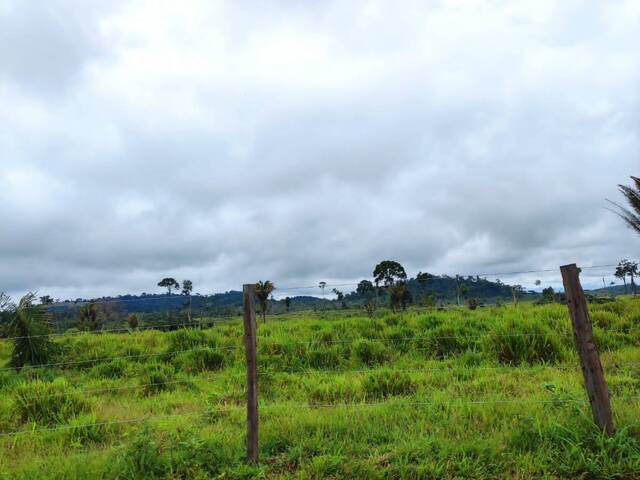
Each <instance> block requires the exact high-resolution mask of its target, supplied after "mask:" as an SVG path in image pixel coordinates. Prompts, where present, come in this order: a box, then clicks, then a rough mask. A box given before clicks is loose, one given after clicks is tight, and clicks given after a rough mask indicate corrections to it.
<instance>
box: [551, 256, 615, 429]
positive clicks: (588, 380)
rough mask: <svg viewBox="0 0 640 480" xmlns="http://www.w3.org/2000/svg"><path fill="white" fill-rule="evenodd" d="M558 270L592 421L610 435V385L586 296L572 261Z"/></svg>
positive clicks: (611, 418) (611, 423) (611, 421)
mask: <svg viewBox="0 0 640 480" xmlns="http://www.w3.org/2000/svg"><path fill="white" fill-rule="evenodd" d="M560 273H561V274H562V283H563V284H564V291H565V294H566V296H567V307H568V309H569V315H570V316H571V324H572V326H573V335H574V338H575V341H576V349H577V350H578V356H579V358H580V367H581V368H582V375H583V377H584V386H585V389H586V390H587V395H588V397H589V403H590V404H591V412H592V413H593V420H594V422H595V423H596V425H598V428H600V430H602V431H603V432H605V433H606V434H607V435H612V434H613V431H614V428H613V416H612V414H611V404H610V403H609V388H608V387H607V382H606V380H605V378H604V373H603V371H602V364H601V363H600V355H599V354H598V348H597V347H596V344H595V343H594V341H593V331H592V329H591V320H590V319H589V309H588V307H587V299H586V298H585V296H584V292H583V291H582V286H581V285H580V278H579V276H578V267H577V266H576V265H575V263H573V264H571V265H564V266H562V267H560Z"/></svg>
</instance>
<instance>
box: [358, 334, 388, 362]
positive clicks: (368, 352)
mask: <svg viewBox="0 0 640 480" xmlns="http://www.w3.org/2000/svg"><path fill="white" fill-rule="evenodd" d="M353 354H354V355H355V357H356V358H357V359H358V361H359V362H360V363H362V364H364V365H368V366H373V365H379V364H382V363H385V362H386V361H388V360H390V359H391V351H390V350H389V349H388V348H387V347H385V346H384V345H383V344H382V343H380V342H378V341H375V340H365V339H360V340H356V341H355V342H354V344H353Z"/></svg>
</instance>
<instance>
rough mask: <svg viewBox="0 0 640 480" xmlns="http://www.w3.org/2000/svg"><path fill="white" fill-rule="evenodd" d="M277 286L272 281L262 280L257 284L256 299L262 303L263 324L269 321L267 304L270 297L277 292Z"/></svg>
mask: <svg viewBox="0 0 640 480" xmlns="http://www.w3.org/2000/svg"><path fill="white" fill-rule="evenodd" d="M275 288H276V287H275V286H274V285H273V283H272V282H271V281H270V280H265V281H264V282H263V281H262V280H260V281H258V282H257V283H256V297H258V302H259V303H260V313H261V314H262V323H265V322H266V321H267V303H268V301H269V295H271V292H273V291H274V290H275Z"/></svg>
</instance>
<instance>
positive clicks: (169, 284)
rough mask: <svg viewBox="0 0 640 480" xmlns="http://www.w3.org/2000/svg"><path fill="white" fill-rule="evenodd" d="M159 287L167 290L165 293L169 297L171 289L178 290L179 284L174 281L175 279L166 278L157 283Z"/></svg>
mask: <svg viewBox="0 0 640 480" xmlns="http://www.w3.org/2000/svg"><path fill="white" fill-rule="evenodd" d="M158 286H159V287H164V288H166V289H167V293H169V295H171V291H172V290H173V289H176V290H178V289H179V288H180V284H179V283H178V282H177V281H176V279H175V278H171V277H166V278H163V279H162V280H160V281H159V282H158Z"/></svg>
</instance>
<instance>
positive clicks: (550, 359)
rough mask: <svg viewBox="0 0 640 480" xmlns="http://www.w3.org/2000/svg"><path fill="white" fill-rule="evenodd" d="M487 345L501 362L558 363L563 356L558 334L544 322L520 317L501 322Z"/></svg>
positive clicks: (489, 335)
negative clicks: (516, 319)
mask: <svg viewBox="0 0 640 480" xmlns="http://www.w3.org/2000/svg"><path fill="white" fill-rule="evenodd" d="M485 346H486V348H487V349H488V351H489V352H491V353H492V354H493V355H495V357H496V359H497V360H498V361H499V362H501V363H506V364H513V365H518V364H521V363H556V362H558V361H560V360H561V359H562V357H563V349H562V344H561V343H560V340H559V339H558V336H557V334H555V333H554V332H552V331H551V330H550V329H549V328H548V327H546V326H544V325H543V324H542V323H541V322H539V321H535V320H530V319H525V318H522V319H519V320H518V321H513V320H511V321H509V322H506V323H504V324H498V325H496V327H495V328H494V330H492V331H491V332H490V333H489V334H488V336H487V337H486V344H485Z"/></svg>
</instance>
